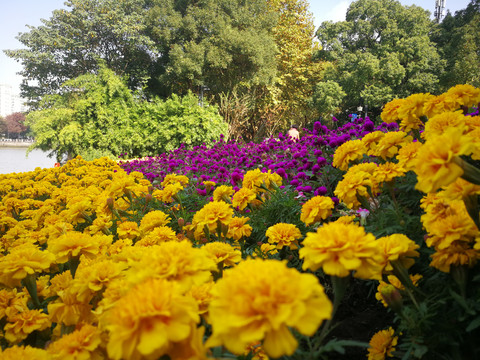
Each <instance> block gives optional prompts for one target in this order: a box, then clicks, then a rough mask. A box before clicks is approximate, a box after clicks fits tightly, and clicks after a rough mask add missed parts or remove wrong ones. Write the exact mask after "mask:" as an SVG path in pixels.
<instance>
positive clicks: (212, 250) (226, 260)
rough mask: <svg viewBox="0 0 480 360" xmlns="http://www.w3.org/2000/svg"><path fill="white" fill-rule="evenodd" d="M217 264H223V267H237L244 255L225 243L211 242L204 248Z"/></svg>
mask: <svg viewBox="0 0 480 360" xmlns="http://www.w3.org/2000/svg"><path fill="white" fill-rule="evenodd" d="M202 248H203V249H204V250H205V251H206V252H207V254H208V255H209V256H210V258H211V259H212V260H213V261H214V262H215V264H220V263H222V264H223V266H225V267H229V266H235V264H238V263H239V262H240V261H242V253H241V252H240V251H239V250H236V249H235V248H234V247H233V246H232V245H230V244H227V243H223V242H218V241H214V242H210V243H207V244H205V245H204V246H202Z"/></svg>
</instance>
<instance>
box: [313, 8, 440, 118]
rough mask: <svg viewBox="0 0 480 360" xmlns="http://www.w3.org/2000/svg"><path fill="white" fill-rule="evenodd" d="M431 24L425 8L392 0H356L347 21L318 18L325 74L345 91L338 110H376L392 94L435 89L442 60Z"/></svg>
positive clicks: (348, 12)
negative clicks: (320, 20)
mask: <svg viewBox="0 0 480 360" xmlns="http://www.w3.org/2000/svg"><path fill="white" fill-rule="evenodd" d="M433 26H434V23H433V22H432V21H431V20H430V19H429V14H428V12H427V11H426V10H423V9H422V8H420V7H417V6H415V5H413V6H403V5H402V4H401V3H400V2H399V1H397V0H387V1H379V0H358V1H355V2H353V3H352V4H351V5H350V7H349V8H348V11H347V15H346V21H341V22H337V23H332V22H328V21H327V22H324V23H322V25H321V26H320V28H319V29H318V31H317V37H318V39H319V40H320V43H321V45H322V50H321V51H319V53H318V56H319V58H320V59H322V60H325V61H331V62H332V63H333V66H330V67H327V68H326V69H325V71H324V79H325V80H326V81H328V80H330V81H335V82H337V83H338V84H339V85H340V86H341V88H342V89H343V91H345V93H346V94H347V96H346V97H345V101H344V102H343V104H342V108H343V110H346V109H354V108H356V107H357V106H358V105H368V106H369V108H370V109H372V107H373V108H376V111H377V112H378V109H379V108H380V106H382V105H383V104H384V103H385V102H387V101H390V100H391V99H393V98H394V97H404V96H408V95H409V94H411V93H412V92H435V91H436V90H437V89H438V82H439V79H438V76H439V74H440V72H441V71H442V69H443V66H444V62H443V61H442V59H441V58H440V55H439V53H438V51H437V49H436V47H435V46H434V43H433V42H432V41H431V40H430V37H429V35H430V33H431V31H432V28H433Z"/></svg>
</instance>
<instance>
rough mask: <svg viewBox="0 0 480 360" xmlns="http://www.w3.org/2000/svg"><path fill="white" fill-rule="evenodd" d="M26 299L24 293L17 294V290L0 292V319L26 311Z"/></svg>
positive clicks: (2, 290)
mask: <svg viewBox="0 0 480 360" xmlns="http://www.w3.org/2000/svg"><path fill="white" fill-rule="evenodd" d="M27 302H28V297H27V295H26V294H25V292H18V291H17V289H12V290H7V289H1V290H0V319H3V318H4V317H5V316H7V317H9V316H13V315H14V314H17V313H19V312H24V311H27V310H28V306H27Z"/></svg>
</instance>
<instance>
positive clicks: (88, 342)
mask: <svg viewBox="0 0 480 360" xmlns="http://www.w3.org/2000/svg"><path fill="white" fill-rule="evenodd" d="M101 343H102V340H101V338H100V331H99V330H98V328H96V327H95V326H93V325H90V324H84V325H83V326H82V327H81V328H80V329H77V330H75V331H74V332H72V333H70V334H67V335H63V336H62V337H61V338H60V339H58V340H57V341H55V342H53V343H50V345H49V346H48V349H47V352H48V354H49V355H50V356H51V359H52V360H70V359H73V360H90V359H92V360H101V359H103V358H104V357H103V356H102V355H103V354H102V351H101V350H100V349H99V346H100V344H101Z"/></svg>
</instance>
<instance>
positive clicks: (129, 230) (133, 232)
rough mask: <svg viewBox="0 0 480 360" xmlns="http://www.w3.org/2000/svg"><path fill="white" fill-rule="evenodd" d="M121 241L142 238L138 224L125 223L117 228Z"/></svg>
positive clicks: (132, 222)
mask: <svg viewBox="0 0 480 360" xmlns="http://www.w3.org/2000/svg"><path fill="white" fill-rule="evenodd" d="M117 235H118V238H119V239H132V240H133V239H135V238H137V237H139V236H140V230H139V229H138V224H137V223H136V222H134V221H124V222H122V223H120V224H118V226H117Z"/></svg>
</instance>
